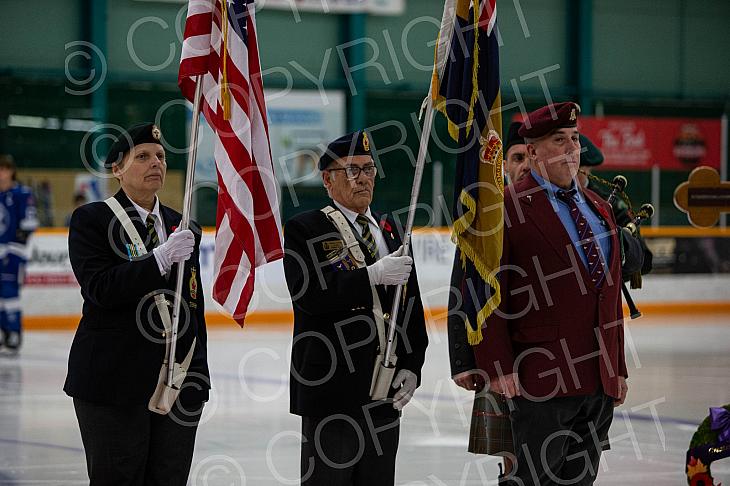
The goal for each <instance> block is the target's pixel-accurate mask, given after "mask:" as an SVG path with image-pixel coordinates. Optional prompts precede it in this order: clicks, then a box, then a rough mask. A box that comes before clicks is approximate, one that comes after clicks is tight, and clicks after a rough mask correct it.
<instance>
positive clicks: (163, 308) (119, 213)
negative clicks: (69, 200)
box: [104, 197, 198, 414]
mask: <svg viewBox="0 0 730 486" xmlns="http://www.w3.org/2000/svg"><path fill="white" fill-rule="evenodd" d="M104 202H105V203H106V204H107V206H109V207H110V208H111V210H112V211H113V212H114V215H115V216H116V217H117V219H118V220H119V222H120V223H121V224H122V228H124V231H125V232H126V233H127V236H128V237H129V239H130V240H131V241H132V244H133V245H134V247H135V250H136V254H137V255H138V256H143V255H146V254H147V248H146V247H145V246H144V241H143V240H142V238H141V237H140V236H139V232H138V231H137V228H135V226H134V223H132V220H131V219H130V217H129V215H128V214H127V211H125V210H124V208H123V207H122V205H121V204H119V201H117V200H116V198H114V197H110V198H109V199H107V200H106V201H104ZM180 271H182V269H180ZM155 305H156V306H157V311H158V312H159V313H160V318H161V319H162V324H163V325H164V326H165V339H166V340H167V343H166V346H165V360H164V362H163V363H162V369H161V370H160V377H159V379H158V383H157V389H156V390H155V393H154V394H153V395H152V399H150V404H149V409H150V410H152V411H153V412H157V413H162V414H166V413H168V412H169V411H170V409H171V408H172V405H173V404H174V403H175V400H176V399H177V394H174V397H172V396H167V395H169V393H167V394H165V395H166V399H165V400H164V402H165V403H164V404H161V403H160V398H161V396H160V395H161V386H163V387H164V386H165V383H164V381H165V378H166V376H167V365H168V363H169V360H170V344H171V343H170V336H171V335H172V318H171V317H170V309H169V308H168V302H167V300H166V299H165V296H164V295H163V294H155ZM197 339H198V338H197V337H196V338H193V344H192V345H191V346H190V350H189V351H188V354H187V355H186V356H185V359H183V361H182V363H179V364H178V363H175V369H174V373H173V383H170V384H168V386H169V387H170V388H174V389H176V390H177V392H178V393H179V391H180V387H181V386H182V384H183V381H185V376H186V375H187V372H188V368H189V367H190V363H191V362H192V360H193V352H194V351H195V343H196V342H197ZM173 359H174V358H173ZM170 400H172V401H171V402H170ZM153 402H154V405H153ZM168 402H169V403H168Z"/></svg>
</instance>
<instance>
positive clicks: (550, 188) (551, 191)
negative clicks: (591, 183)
mask: <svg viewBox="0 0 730 486" xmlns="http://www.w3.org/2000/svg"><path fill="white" fill-rule="evenodd" d="M530 173H531V174H532V177H533V178H534V179H535V181H536V182H537V183H538V185H540V187H542V188H543V189H544V190H545V191H547V193H548V197H549V198H550V199H551V200H553V201H554V200H556V199H557V198H556V197H555V193H556V192H558V191H563V190H565V189H563V188H562V187H558V186H556V185H555V184H553V183H552V182H550V181H547V180H545V179H543V178H542V177H541V176H540V174H538V173H537V172H536V171H535V169H531V170H530ZM576 188H577V186H576V184H575V180H573V181H572V182H571V184H570V189H576ZM573 199H575V200H576V201H577V202H583V193H582V192H581V191H580V189H578V190H576V191H575V194H574V195H573Z"/></svg>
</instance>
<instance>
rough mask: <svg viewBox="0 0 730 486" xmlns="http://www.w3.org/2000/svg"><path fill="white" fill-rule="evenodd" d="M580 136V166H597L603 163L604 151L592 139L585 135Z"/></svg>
mask: <svg viewBox="0 0 730 486" xmlns="http://www.w3.org/2000/svg"><path fill="white" fill-rule="evenodd" d="M579 138H580V166H581V167H595V166H597V165H601V164H602V163H603V153H602V152H601V150H600V149H599V148H598V147H596V146H595V144H594V143H593V142H591V139H590V138H588V137H586V136H585V135H583V134H582V133H581V134H580V136H579Z"/></svg>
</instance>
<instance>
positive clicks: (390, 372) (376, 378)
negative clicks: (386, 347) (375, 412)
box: [370, 354, 396, 400]
mask: <svg viewBox="0 0 730 486" xmlns="http://www.w3.org/2000/svg"><path fill="white" fill-rule="evenodd" d="M395 362H396V356H391V358H390V366H385V364H384V363H383V355H382V354H381V355H378V357H377V359H376V360H375V368H374V369H373V380H372V382H371V383H370V398H371V399H372V400H385V399H386V398H388V393H390V389H391V386H392V385H393V378H394V377H395Z"/></svg>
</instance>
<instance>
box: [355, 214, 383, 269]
mask: <svg viewBox="0 0 730 486" xmlns="http://www.w3.org/2000/svg"><path fill="white" fill-rule="evenodd" d="M355 221H357V224H359V225H360V227H361V228H362V239H363V241H364V242H365V246H366V247H367V249H368V251H369V252H370V255H371V256H372V257H373V258H375V259H376V260H377V259H378V245H377V244H376V243H375V238H374V237H373V234H372V233H371V232H370V225H369V224H368V218H367V217H366V216H365V215H364V214H358V215H357V217H356V218H355Z"/></svg>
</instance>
